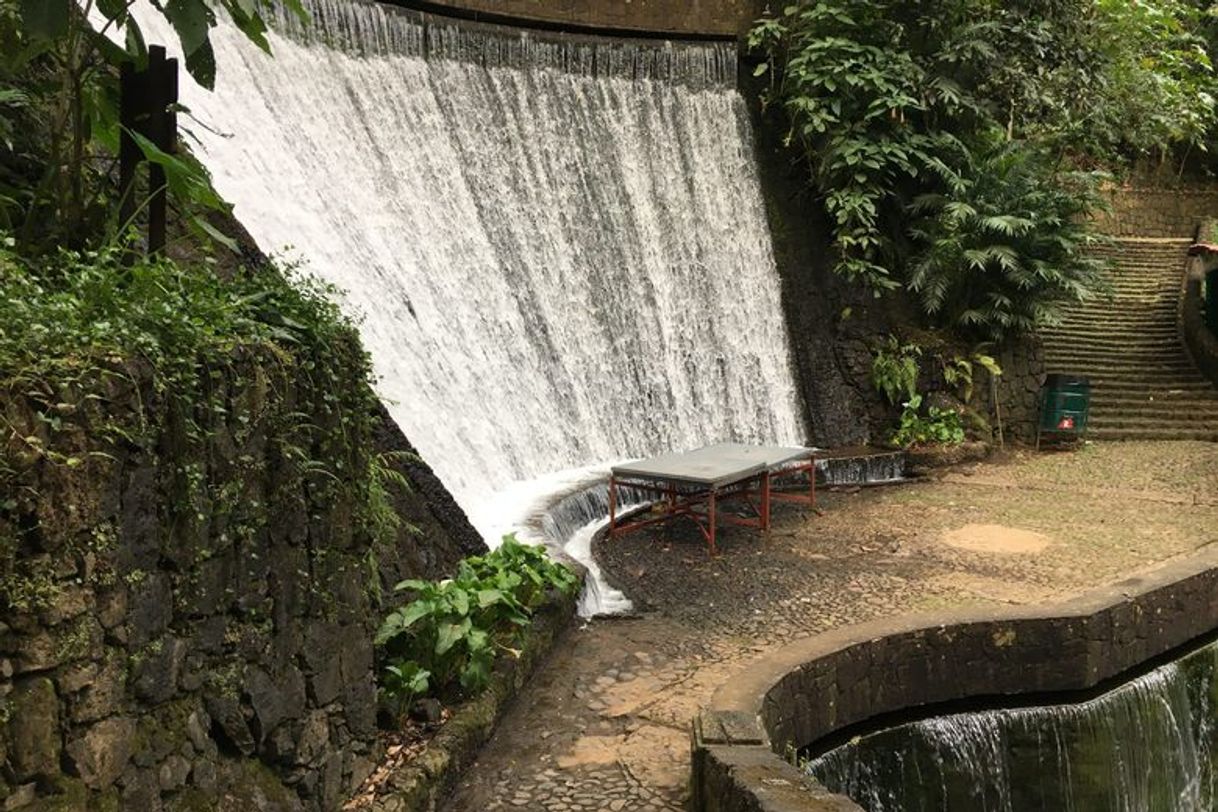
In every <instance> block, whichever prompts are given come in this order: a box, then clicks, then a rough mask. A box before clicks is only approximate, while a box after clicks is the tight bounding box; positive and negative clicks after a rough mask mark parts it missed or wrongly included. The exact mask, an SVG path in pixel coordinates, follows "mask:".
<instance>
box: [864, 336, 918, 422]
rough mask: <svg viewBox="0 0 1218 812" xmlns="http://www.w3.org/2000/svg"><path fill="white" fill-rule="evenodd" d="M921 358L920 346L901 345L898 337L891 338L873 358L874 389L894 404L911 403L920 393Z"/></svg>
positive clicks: (872, 380)
mask: <svg viewBox="0 0 1218 812" xmlns="http://www.w3.org/2000/svg"><path fill="white" fill-rule="evenodd" d="M921 355H922V348H921V347H919V346H918V345H917V344H914V343H906V344H902V343H901V340H900V339H899V338H897V337H896V336H893V335H890V336H888V338H887V339H885V340H884V342H883V343H882V344H880V346H878V347H876V349H875V351H874V353H873V355H872V358H871V384H872V386H874V387H875V388H876V391H878V392H880V393H881V394H882V395H884V397H885V398H887V399H888V402H889V403H892V404H894V405H895V404H898V403H904V402H905V401H907V400H912V399H913V398H914V397H915V396H916V395H917V394H918V373H919V371H920V366H919V363H918V358H919V357H921Z"/></svg>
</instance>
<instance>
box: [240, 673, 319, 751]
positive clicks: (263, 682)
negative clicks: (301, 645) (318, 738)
mask: <svg viewBox="0 0 1218 812" xmlns="http://www.w3.org/2000/svg"><path fill="white" fill-rule="evenodd" d="M245 688H246V692H247V693H248V694H249V698H250V704H251V705H252V706H253V708H254V717H255V719H256V720H257V725H258V733H259V738H261V739H265V738H266V737H267V736H269V735H270V734H271V732H273V731H274V730H275V728H277V727H278V726H279V725H280V724H281V723H282V722H283V721H284V720H285V719H299V718H300V717H301V715H302V714H303V713H304V708H305V686H304V676H303V675H302V674H301V673H300V670H299V669H298V668H296V667H295V666H288V667H287V668H285V669H284V670H283V672H282V673H281V674H280V675H279V676H278V678H277V679H275V678H272V677H271V675H270V674H268V673H267V672H266V671H264V670H263V669H261V668H251V669H249V670H248V671H247V672H246V677H245Z"/></svg>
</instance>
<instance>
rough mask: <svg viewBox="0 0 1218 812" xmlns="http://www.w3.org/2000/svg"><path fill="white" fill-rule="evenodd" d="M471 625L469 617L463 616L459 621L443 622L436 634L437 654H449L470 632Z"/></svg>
mask: <svg viewBox="0 0 1218 812" xmlns="http://www.w3.org/2000/svg"><path fill="white" fill-rule="evenodd" d="M471 625H472V624H471V623H470V620H469V618H463V619H462V620H461V621H460V622H459V623H441V624H440V626H439V629H438V632H437V634H436V652H435V653H436V655H437V656H443V655H444V654H447V653H448V651H449V649H451V648H452V647H453V646H455V645H456V644H457V643H458V642H460V641H461V640H462V639H463V638H464V637H465V636H466V635H467V634H469V630H470V627H471Z"/></svg>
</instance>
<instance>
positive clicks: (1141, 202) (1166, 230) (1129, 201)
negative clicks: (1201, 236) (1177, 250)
mask: <svg viewBox="0 0 1218 812" xmlns="http://www.w3.org/2000/svg"><path fill="white" fill-rule="evenodd" d="M1107 196H1108V200H1109V203H1110V205H1111V207H1112V210H1111V211H1110V212H1101V213H1099V214H1097V216H1096V217H1095V226H1096V228H1097V229H1098V230H1099V231H1100V232H1102V233H1104V234H1108V235H1111V236H1113V237H1192V236H1193V234H1194V233H1195V231H1196V229H1197V225H1198V224H1199V223H1200V222H1201V221H1202V220H1203V219H1205V218H1207V217H1214V216H1215V215H1218V188H1216V187H1213V186H1190V187H1186V188H1164V187H1154V186H1131V187H1120V188H1114V189H1111V190H1109V191H1108V194H1107Z"/></svg>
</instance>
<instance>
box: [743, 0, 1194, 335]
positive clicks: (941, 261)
mask: <svg viewBox="0 0 1218 812" xmlns="http://www.w3.org/2000/svg"><path fill="white" fill-rule="evenodd" d="M1201 20H1202V17H1201V15H1199V14H1198V13H1197V12H1196V10H1195V9H1194V8H1193V7H1192V6H1189V5H1188V4H1187V3H1184V2H1182V0H1159V2H1153V3H1145V2H1139V3H1133V4H1130V3H1123V2H1119V0H1112V1H1111V2H1108V0H1064V2H1062V1H1060V0H1016V1H1015V2H1012V3H993V2H989V0H916V2H897V0H816V1H815V2H814V1H813V0H800V2H795V3H792V4H790V5H788V6H786V7H785V8H784V9H783V10H782V11H781V13H780V14H777V15H774V16H768V17H766V18H763V19H762V20H760V21H758V22H757V24H756V26H755V27H754V28H753V30H752V31H751V32H750V35H749V45H750V47H751V48H753V49H755V50H757V51H758V52H760V53H761V54H762V55H763V56H764V58H765V60H766V61H765V62H763V63H762V64H760V65H759V66H758V68H757V70H756V74H757V75H758V76H765V77H767V78H768V88H767V89H766V90H765V92H764V93H763V103H764V104H767V105H771V104H773V105H780V106H781V108H782V110H783V111H784V112H785V114H786V118H787V120H788V121H789V123H790V130H789V136H788V141H789V143H791V144H793V145H794V146H796V147H797V148H799V150H800V151H802V153H803V154H804V155H805V156H806V158H807V162H808V166H809V169H810V174H811V178H812V182H813V185H814V186H815V188H816V190H817V191H818V192H819V194H820V196H821V199H822V200H823V203H824V207H825V211H826V213H827V214H828V215H829V218H830V221H831V223H832V226H833V242H834V246H835V248H836V249H837V253H838V262H837V266H836V269H837V271H838V272H839V273H841V274H843V275H845V276H846V277H848V278H851V279H854V280H858V281H859V282H860V283H862V284H865V285H866V286H868V287H870V288H871V289H872V290H874V291H875V292H876V294H877V295H879V293H880V292H881V291H883V290H887V289H892V288H897V287H901V286H904V287H906V288H907V289H909V290H911V291H913V293H914V294H915V295H916V298H917V300H918V301H919V302H920V304H921V305H922V309H923V310H924V312H925V313H926V314H927V316H928V317H930V319H931V320H932V321H933V322H935V323H936V324H938V325H940V326H948V327H951V328H952V329H955V330H957V331H963V332H964V333H966V334H972V335H973V336H974V337H978V338H987V339H1004V338H1006V337H1008V336H1011V335H1017V334H1020V333H1023V332H1027V331H1029V330H1032V329H1034V328H1035V327H1037V326H1038V325H1041V324H1045V323H1051V322H1052V321H1053V319H1054V318H1055V315H1056V313H1057V311H1058V309H1059V307H1060V304H1061V303H1063V302H1065V301H1071V300H1078V299H1081V298H1085V297H1086V296H1087V295H1089V293H1090V292H1091V291H1093V290H1094V289H1095V287H1096V275H1095V271H1096V267H1095V264H1094V263H1093V262H1091V261H1089V260H1088V259H1086V258H1085V256H1084V254H1085V249H1086V247H1087V245H1088V244H1089V242H1090V241H1091V239H1092V238H1091V237H1090V236H1089V235H1088V230H1087V225H1086V222H1087V215H1088V214H1089V213H1090V212H1091V211H1093V210H1094V209H1095V208H1096V207H1097V205H1098V201H1099V198H1098V197H1097V195H1096V194H1095V190H1096V183H1097V181H1098V179H1099V177H1098V176H1096V175H1086V174H1082V173H1078V172H1071V171H1067V170H1066V169H1065V168H1064V167H1066V166H1069V165H1070V163H1073V164H1074V165H1078V164H1079V163H1082V164H1083V165H1086V164H1094V163H1095V162H1109V163H1112V162H1119V161H1122V160H1124V159H1126V158H1127V157H1137V156H1139V155H1143V154H1146V153H1148V152H1149V151H1150V150H1151V149H1152V148H1159V149H1167V148H1169V147H1171V146H1172V145H1179V144H1182V143H1187V144H1191V145H1196V146H1199V147H1203V146H1204V144H1203V143H1202V141H1203V140H1204V139H1203V137H1202V136H1203V134H1205V133H1206V132H1208V130H1209V128H1211V126H1212V124H1213V121H1214V98H1213V96H1214V87H1215V79H1214V77H1213V75H1212V71H1211V68H1210V63H1209V59H1208V56H1207V55H1206V54H1205V52H1204V49H1203V48H1202V47H1201V40H1200V38H1199V36H1198V34H1197V31H1198V30H1199V27H1200V25H1201ZM1066 161H1068V162H1066ZM911 213H912V214H915V215H917V219H916V220H915V222H914V223H913V227H912V228H911V227H910V215H911Z"/></svg>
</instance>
